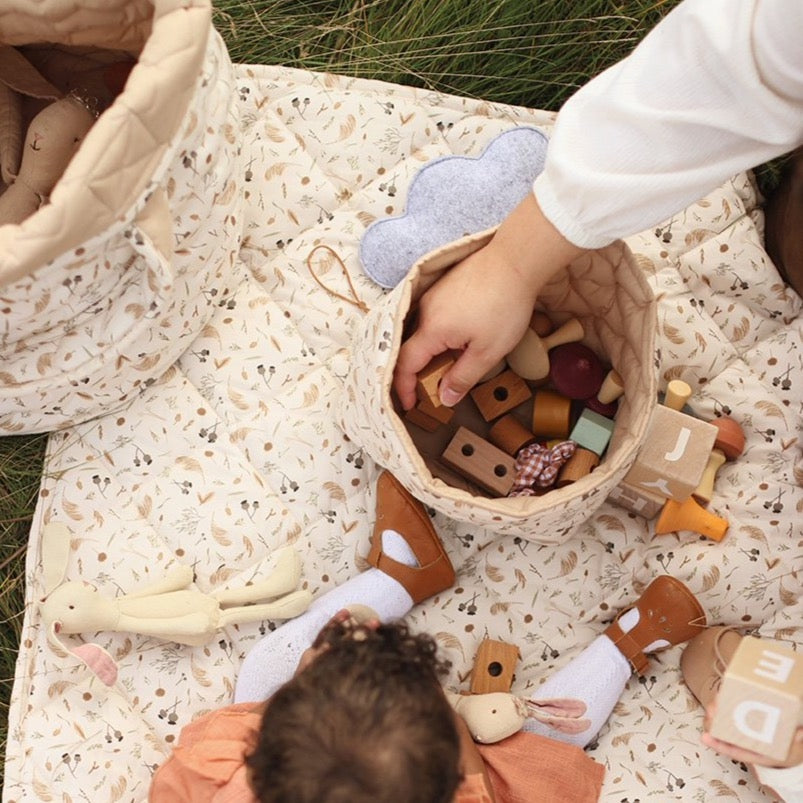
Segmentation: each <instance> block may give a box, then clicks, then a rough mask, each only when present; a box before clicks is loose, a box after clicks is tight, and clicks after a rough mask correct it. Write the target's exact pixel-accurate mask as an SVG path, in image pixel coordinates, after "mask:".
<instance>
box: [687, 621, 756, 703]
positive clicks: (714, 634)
mask: <svg viewBox="0 0 803 803" xmlns="http://www.w3.org/2000/svg"><path fill="white" fill-rule="evenodd" d="M741 640H742V636H741V635H740V634H739V633H737V632H736V631H735V630H734V629H733V628H730V627H709V628H707V629H706V630H703V632H702V633H700V634H699V635H697V636H695V637H694V638H693V639H692V640H691V641H690V642H689V643H688V644H687V645H686V647H685V648H684V650H683V654H682V655H681V656H680V671H681V672H682V673H683V680H684V681H685V682H686V685H687V686H688V687H689V691H690V692H691V693H692V694H693V695H694V696H695V697H696V698H697V700H698V702H699V703H700V705H702V706H703V708H707V707H708V704H709V703H710V702H711V700H713V699H714V696H715V695H716V693H717V692H718V691H719V686H720V684H721V683H722V675H723V674H725V669H726V668H727V666H728V664H729V663H730V659H731V658H732V657H733V653H735V652H736V648H737V647H738V646H739V642H740V641H741Z"/></svg>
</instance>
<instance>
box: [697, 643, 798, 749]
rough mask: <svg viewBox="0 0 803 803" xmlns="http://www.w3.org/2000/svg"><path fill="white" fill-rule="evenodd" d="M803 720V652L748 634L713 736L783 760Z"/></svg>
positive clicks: (720, 698) (726, 684) (722, 695)
mask: <svg viewBox="0 0 803 803" xmlns="http://www.w3.org/2000/svg"><path fill="white" fill-rule="evenodd" d="M801 724H803V655H801V654H799V653H796V652H795V651H793V650H790V649H789V648H788V647H786V646H784V645H783V644H781V643H780V642H778V641H772V640H770V639H757V638H753V637H751V636H745V637H744V638H743V639H742V640H741V642H739V646H738V647H737V648H736V652H735V653H734V654H733V657H732V658H731V660H730V662H729V663H728V668H727V669H726V670H725V675H724V677H723V678H722V685H721V686H720V689H719V693H718V694H717V710H716V714H715V716H714V719H713V721H712V723H711V735H712V736H714V737H715V738H717V739H723V740H724V741H727V742H730V743H731V744H735V745H738V746H739V747H743V748H745V749H747V750H752V751H754V752H756V753H760V754H761V755H762V756H767V757H768V758H770V759H773V760H775V761H783V760H784V759H785V758H786V757H787V755H788V754H789V749H790V747H791V745H792V740H793V739H794V736H795V732H796V730H797V728H798V726H800V725H801Z"/></svg>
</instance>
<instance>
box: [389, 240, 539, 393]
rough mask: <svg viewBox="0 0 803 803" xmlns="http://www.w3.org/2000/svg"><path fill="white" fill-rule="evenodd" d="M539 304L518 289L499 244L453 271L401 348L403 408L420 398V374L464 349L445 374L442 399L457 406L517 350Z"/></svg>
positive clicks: (426, 298) (424, 304)
mask: <svg viewBox="0 0 803 803" xmlns="http://www.w3.org/2000/svg"><path fill="white" fill-rule="evenodd" d="M519 285H520V282H519ZM534 303H535V296H534V294H528V293H525V292H523V291H522V289H521V287H520V286H519V287H518V288H516V281H515V277H513V278H510V273H509V272H508V271H507V270H506V269H505V266H504V265H502V264H500V262H499V261H498V260H497V259H496V257H495V252H494V248H493V242H491V243H489V244H488V245H486V246H485V247H484V248H482V249H480V250H479V251H476V252H475V253H473V254H471V255H470V256H469V257H467V258H466V259H464V260H463V261H462V262H460V263H459V264H457V265H456V266H455V267H453V268H452V269H451V270H449V271H448V272H447V273H446V274H445V275H444V276H443V277H442V278H441V279H439V280H438V281H437V282H435V284H434V285H432V287H430V288H429V290H427V292H426V293H425V294H424V295H423V296H422V297H421V301H420V304H419V319H418V328H417V329H416V330H415V332H414V333H413V334H412V336H411V337H410V338H409V339H408V340H407V341H406V342H405V343H403V344H402V347H401V351H400V352H399V359H398V360H397V362H396V369H395V376H394V384H395V388H396V392H397V393H398V395H399V399H400V401H401V403H402V406H403V407H404V408H405V409H409V408H410V407H412V406H413V405H414V404H415V402H416V396H415V384H416V374H418V372H419V371H421V370H422V369H423V368H425V367H426V365H427V364H428V363H429V362H430V360H432V358H433V357H436V356H437V355H438V354H442V353H443V352H445V351H450V350H456V351H458V352H462V353H461V354H460V356H459V357H458V359H457V362H456V363H455V365H454V366H453V367H452V368H451V369H450V370H449V372H448V373H447V374H446V375H445V376H444V377H443V379H442V381H441V385H440V397H441V401H442V402H443V403H444V404H446V405H448V406H450V407H451V406H453V405H455V404H456V403H457V402H458V401H460V399H461V398H462V397H463V396H464V395H465V394H466V393H467V392H468V391H469V390H470V389H471V388H472V387H473V386H474V385H475V384H476V383H477V381H478V380H479V379H480V377H482V376H483V374H485V373H486V372H487V371H488V370H489V369H490V368H492V367H493V366H494V365H495V364H496V363H498V362H499V360H500V359H501V358H502V357H504V356H505V355H506V354H508V353H509V352H511V351H512V350H513V349H514V348H515V346H516V345H517V344H518V342H519V340H521V338H522V336H523V335H524V331H525V329H526V328H527V325H528V323H529V321H530V316H531V315H532V311H533V305H534Z"/></svg>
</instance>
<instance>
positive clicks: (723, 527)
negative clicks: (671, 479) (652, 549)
mask: <svg viewBox="0 0 803 803" xmlns="http://www.w3.org/2000/svg"><path fill="white" fill-rule="evenodd" d="M728 526H729V524H728V520H727V519H723V518H721V517H719V516H717V515H715V514H714V513H710V512H709V511H707V510H706V509H705V508H704V507H701V506H700V504H699V503H698V502H696V501H695V499H694V497H693V496H690V497H689V498H688V499H684V500H683V501H682V502H677V501H676V500H674V499H667V500H666V502H664V507H663V509H662V510H661V515H660V516H659V517H658V521H656V522H655V534H656V535H667V534H668V533H676V532H678V530H691V532H693V533H700V535H704V536H705V537H706V538H710V539H711V540H712V541H721V540H722V539H723V538H724V537H725V533H726V532H728Z"/></svg>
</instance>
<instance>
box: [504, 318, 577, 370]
mask: <svg viewBox="0 0 803 803" xmlns="http://www.w3.org/2000/svg"><path fill="white" fill-rule="evenodd" d="M584 334H585V332H584V330H583V325H582V324H581V323H580V321H578V320H577V318H571V319H570V320H568V321H566V323H564V324H563V325H562V326H559V327H558V328H557V329H556V330H555V331H554V332H552V334H549V335H547V336H546V337H539V336H538V335H537V334H536V332H535V329H532V328H528V329H527V331H526V332H525V333H524V337H523V338H522V339H521V340H520V341H519V343H518V345H517V346H516V348H514V349H513V351H511V352H510V354H508V355H507V364H508V365H509V366H510V367H511V368H512V369H513V370H514V371H515V372H516V373H517V374H518V375H519V376H520V377H522V378H523V379H529V380H530V381H532V382H536V381H538V380H540V379H544V378H546V376H547V375H548V374H549V353H548V352H549V350H550V349H551V348H555V346H560V345H562V344H563V343H572V342H573V341H576V340H582V338H583V336H584Z"/></svg>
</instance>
